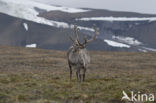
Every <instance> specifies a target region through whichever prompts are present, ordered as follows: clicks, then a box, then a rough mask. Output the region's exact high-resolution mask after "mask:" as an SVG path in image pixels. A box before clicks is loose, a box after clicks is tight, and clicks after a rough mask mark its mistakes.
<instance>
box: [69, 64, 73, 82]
mask: <svg viewBox="0 0 156 103" xmlns="http://www.w3.org/2000/svg"><path fill="white" fill-rule="evenodd" d="M69 69H70V81H72V66H71V65H69Z"/></svg>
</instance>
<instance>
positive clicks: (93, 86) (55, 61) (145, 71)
mask: <svg viewBox="0 0 156 103" xmlns="http://www.w3.org/2000/svg"><path fill="white" fill-rule="evenodd" d="M90 54H91V58H92V61H91V64H90V66H89V68H88V70H87V77H86V81H85V82H84V83H77V82H76V77H75V75H74V78H73V81H72V82H69V73H68V72H69V71H68V65H67V61H66V53H65V52H63V51H54V50H41V49H26V48H16V47H5V46H0V103H121V97H122V90H125V91H127V92H129V91H131V90H133V91H135V92H137V91H141V92H143V93H155V95H156V53H127V52H98V51H97V52H90Z"/></svg>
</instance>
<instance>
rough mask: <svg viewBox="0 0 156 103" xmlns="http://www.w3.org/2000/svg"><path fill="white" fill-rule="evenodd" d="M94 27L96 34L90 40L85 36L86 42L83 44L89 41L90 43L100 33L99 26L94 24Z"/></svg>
mask: <svg viewBox="0 0 156 103" xmlns="http://www.w3.org/2000/svg"><path fill="white" fill-rule="evenodd" d="M93 28H94V30H95V33H94V36H93V37H92V38H91V39H89V40H87V38H86V37H85V38H84V40H85V42H84V43H83V44H87V43H89V42H91V41H93V40H95V38H96V36H97V35H98V30H97V28H96V25H94V27H93Z"/></svg>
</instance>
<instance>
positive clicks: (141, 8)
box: [34, 0, 156, 14]
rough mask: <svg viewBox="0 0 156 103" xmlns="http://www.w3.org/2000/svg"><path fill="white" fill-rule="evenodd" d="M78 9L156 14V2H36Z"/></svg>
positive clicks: (90, 0)
mask: <svg viewBox="0 0 156 103" xmlns="http://www.w3.org/2000/svg"><path fill="white" fill-rule="evenodd" d="M34 1H39V2H44V3H48V4H54V5H62V6H67V7H78V8H98V9H108V10H115V11H132V12H139V13H148V14H156V0H34Z"/></svg>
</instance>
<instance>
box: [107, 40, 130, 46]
mask: <svg viewBox="0 0 156 103" xmlns="http://www.w3.org/2000/svg"><path fill="white" fill-rule="evenodd" d="M104 42H106V43H107V44H108V45H110V46H113V47H120V48H122V47H125V48H130V47H131V46H129V45H127V44H123V43H119V42H115V41H112V40H106V39H105V40H104Z"/></svg>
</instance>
